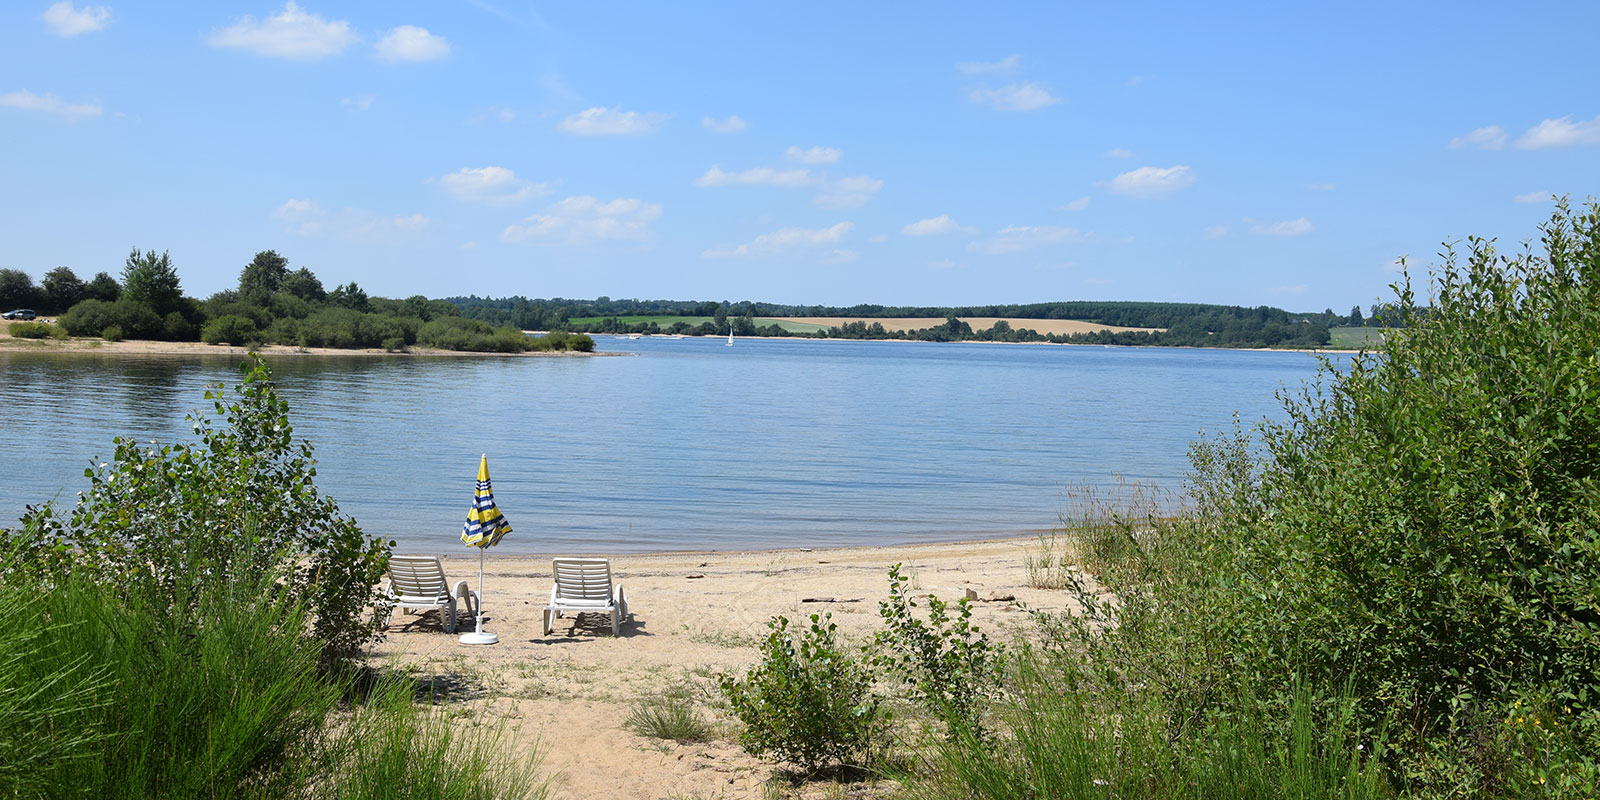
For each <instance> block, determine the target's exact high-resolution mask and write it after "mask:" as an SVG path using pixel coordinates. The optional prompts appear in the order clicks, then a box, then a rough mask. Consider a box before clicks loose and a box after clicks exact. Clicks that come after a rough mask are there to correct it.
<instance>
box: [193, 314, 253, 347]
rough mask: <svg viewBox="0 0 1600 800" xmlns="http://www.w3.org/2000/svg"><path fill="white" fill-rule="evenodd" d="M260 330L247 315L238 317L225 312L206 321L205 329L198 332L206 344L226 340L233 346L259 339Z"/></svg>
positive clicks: (219, 342) (220, 342)
mask: <svg viewBox="0 0 1600 800" xmlns="http://www.w3.org/2000/svg"><path fill="white" fill-rule="evenodd" d="M260 338H261V332H260V331H258V330H256V324H255V322H254V321H252V320H250V319H249V318H248V317H238V316H234V315H232V314H225V315H223V316H220V317H217V318H216V319H214V320H211V321H210V322H207V323H206V327H205V330H204V331H202V332H201V334H200V340H201V341H203V342H205V343H206V344H222V343H224V342H226V343H227V344H231V345H233V346H235V347H242V346H244V345H246V344H249V343H251V342H255V341H258V340H260Z"/></svg>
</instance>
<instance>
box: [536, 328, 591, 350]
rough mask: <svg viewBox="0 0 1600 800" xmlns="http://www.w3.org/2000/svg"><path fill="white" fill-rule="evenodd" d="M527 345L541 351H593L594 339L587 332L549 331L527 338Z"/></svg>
mask: <svg viewBox="0 0 1600 800" xmlns="http://www.w3.org/2000/svg"><path fill="white" fill-rule="evenodd" d="M529 346H530V347H531V348H532V349H534V350H538V351H541V352H547V351H555V352H574V353H592V352H594V339H593V338H591V337H590V336H589V334H587V333H567V332H566V331H551V332H550V333H548V334H545V335H544V336H539V337H536V338H532V339H529Z"/></svg>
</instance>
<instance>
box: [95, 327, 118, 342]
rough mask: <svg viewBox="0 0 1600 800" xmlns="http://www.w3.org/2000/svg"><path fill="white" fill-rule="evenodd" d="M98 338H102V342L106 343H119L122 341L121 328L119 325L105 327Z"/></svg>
mask: <svg viewBox="0 0 1600 800" xmlns="http://www.w3.org/2000/svg"><path fill="white" fill-rule="evenodd" d="M100 338H102V339H104V340H106V341H108V342H120V341H122V339H123V336H122V326H121V325H107V326H106V328H105V330H103V331H100Z"/></svg>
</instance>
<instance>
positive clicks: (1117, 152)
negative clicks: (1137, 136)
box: [1106, 147, 1133, 158]
mask: <svg viewBox="0 0 1600 800" xmlns="http://www.w3.org/2000/svg"><path fill="white" fill-rule="evenodd" d="M1132 157H1133V151H1132V150H1127V149H1124V148H1121V147H1113V148H1111V149H1110V150H1107V151H1106V158H1132Z"/></svg>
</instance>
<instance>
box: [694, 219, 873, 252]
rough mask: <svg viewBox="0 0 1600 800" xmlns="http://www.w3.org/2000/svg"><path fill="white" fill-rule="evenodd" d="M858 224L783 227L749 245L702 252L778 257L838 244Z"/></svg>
mask: <svg viewBox="0 0 1600 800" xmlns="http://www.w3.org/2000/svg"><path fill="white" fill-rule="evenodd" d="M854 227H855V224H854V223H850V222H840V223H838V224H836V225H832V226H830V227H827V228H779V229H778V230H775V231H773V232H771V233H763V234H761V235H760V236H757V237H756V238H755V239H753V240H751V241H750V242H749V243H748V244H741V245H737V246H735V247H723V248H715V247H714V248H711V249H709V250H706V251H705V252H703V253H701V255H703V256H704V257H706V258H750V257H757V256H774V255H778V254H781V253H785V252H788V251H791V250H796V249H805V248H814V247H820V246H824V245H831V244H838V243H839V242H840V241H842V240H843V239H844V237H845V235H846V234H848V233H850V231H851V229H853V228H854ZM835 252H837V251H835ZM830 255H831V254H830Z"/></svg>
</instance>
